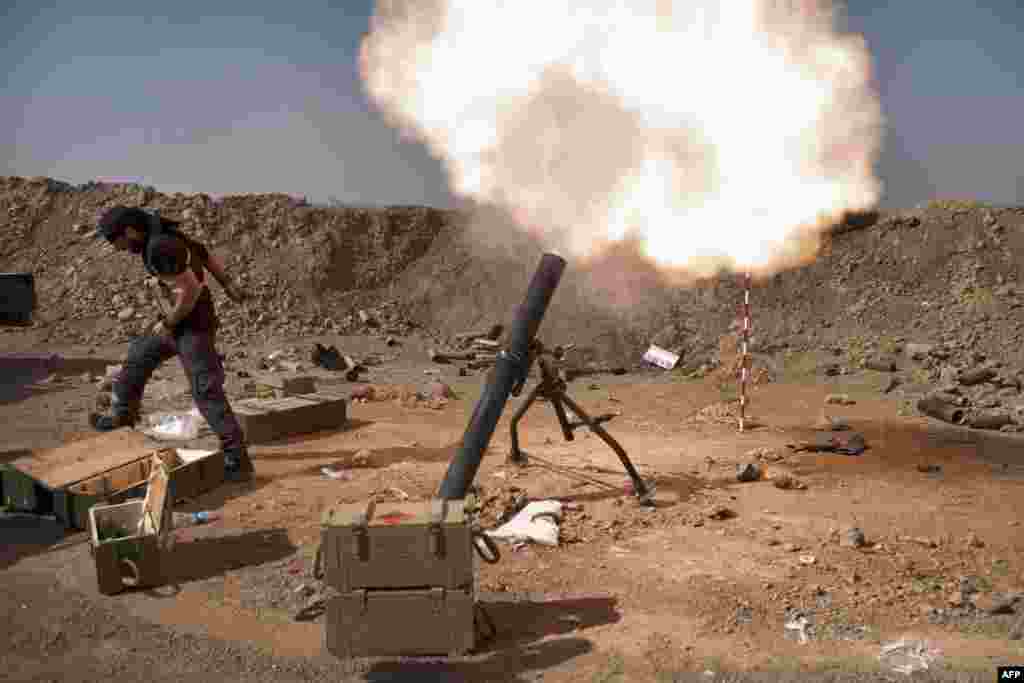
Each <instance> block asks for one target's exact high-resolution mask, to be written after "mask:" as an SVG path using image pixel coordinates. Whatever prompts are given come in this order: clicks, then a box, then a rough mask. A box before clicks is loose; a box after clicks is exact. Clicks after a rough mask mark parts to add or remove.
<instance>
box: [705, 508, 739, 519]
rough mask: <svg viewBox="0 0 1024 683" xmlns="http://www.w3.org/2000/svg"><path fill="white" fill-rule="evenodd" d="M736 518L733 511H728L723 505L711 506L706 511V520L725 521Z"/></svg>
mask: <svg viewBox="0 0 1024 683" xmlns="http://www.w3.org/2000/svg"><path fill="white" fill-rule="evenodd" d="M736 516H737V515H736V512H735V511H734V510H730V509H729V508H727V507H725V506H724V505H713V506H712V507H711V508H710V509H709V510H708V511H707V518H708V519H717V520H725V519H732V518H734V517H736Z"/></svg>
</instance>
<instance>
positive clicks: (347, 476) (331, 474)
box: [320, 467, 352, 481]
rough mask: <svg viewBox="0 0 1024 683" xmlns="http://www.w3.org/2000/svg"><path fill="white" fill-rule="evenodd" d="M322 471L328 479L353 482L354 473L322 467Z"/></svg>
mask: <svg viewBox="0 0 1024 683" xmlns="http://www.w3.org/2000/svg"><path fill="white" fill-rule="evenodd" d="M320 471H321V472H322V473H323V475H324V476H325V477H327V478H328V479H337V480H340V481H351V480H352V473H351V472H349V471H348V470H336V469H332V468H330V467H321V468H320Z"/></svg>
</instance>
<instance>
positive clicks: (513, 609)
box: [366, 594, 621, 683]
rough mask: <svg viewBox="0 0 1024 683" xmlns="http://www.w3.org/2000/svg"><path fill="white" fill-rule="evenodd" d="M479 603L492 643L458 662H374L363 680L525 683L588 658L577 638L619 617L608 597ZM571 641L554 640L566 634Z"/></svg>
mask: <svg viewBox="0 0 1024 683" xmlns="http://www.w3.org/2000/svg"><path fill="white" fill-rule="evenodd" d="M481 605H482V606H483V608H484V610H485V611H486V613H487V615H488V616H489V617H490V619H491V621H493V622H494V626H495V628H496V630H497V633H496V635H495V637H494V638H493V639H491V640H490V641H487V642H485V643H483V644H482V645H481V647H479V648H478V650H477V652H476V653H475V654H474V655H472V656H471V657H468V658H466V659H465V660H462V661H451V660H447V661H433V660H422V659H416V660H410V659H404V660H388V661H378V662H375V663H374V664H373V665H372V666H371V668H370V670H369V671H368V672H367V674H366V680H367V681H373V682H374V683H377V682H382V683H383V682H384V681H388V682H390V681H394V682H396V683H398V682H403V681H409V682H410V683H411V682H413V681H416V682H417V683H418V682H419V681H439V682H440V681H443V682H445V683H448V682H456V681H458V682H462V681H525V680H533V677H532V676H531V675H530V672H532V671H543V670H546V669H550V668H553V667H557V666H559V665H561V664H564V663H565V662H567V661H569V660H571V659H574V658H576V657H579V656H580V655H584V654H587V653H588V652H590V651H591V650H592V649H593V645H592V644H591V642H590V641H589V640H587V639H585V638H579V637H576V635H574V634H578V633H579V632H580V631H584V630H586V629H588V628H592V627H594V626H601V625H604V624H613V623H615V622H617V621H619V619H620V618H621V617H620V614H619V612H618V610H617V609H616V601H615V599H614V598H611V597H579V598H565V599H551V600H548V599H540V600H531V599H525V600H517V599H515V598H514V597H513V598H508V597H502V596H501V595H500V594H484V595H482V596H481ZM570 635H572V637H559V636H570Z"/></svg>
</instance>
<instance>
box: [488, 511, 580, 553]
mask: <svg viewBox="0 0 1024 683" xmlns="http://www.w3.org/2000/svg"><path fill="white" fill-rule="evenodd" d="M561 519H562V503H561V502H559V501H557V500H538V501H535V502H533V503H527V505H526V507H524V508H523V509H522V510H520V511H519V513H518V514H517V515H516V516H515V517H513V518H512V519H510V520H509V521H508V522H506V523H505V524H502V525H501V526H500V527H498V528H497V529H494V530H492V531H488V532H487V535H488V536H490V537H491V538H496V539H498V540H502V541H510V542H512V543H523V542H527V541H533V542H534V543H540V544H541V545H549V546H556V545H558V522H559V521H561Z"/></svg>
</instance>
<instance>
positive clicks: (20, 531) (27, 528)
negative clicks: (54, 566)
mask: <svg viewBox="0 0 1024 683" xmlns="http://www.w3.org/2000/svg"><path fill="white" fill-rule="evenodd" d="M66 537H67V530H66V529H65V528H64V525H63V524H62V523H60V522H58V521H57V520H55V519H53V518H51V517H41V516H38V515H30V514H20V513H3V514H0V570H2V569H7V568H8V567H10V566H12V565H14V564H17V563H18V562H19V561H21V560H23V559H25V558H27V557H31V556H32V555H38V554H40V553H43V552H47V551H49V550H51V549H53V546H55V545H57V544H58V543H60V542H61V541H63V540H64V539H65V538H66Z"/></svg>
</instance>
